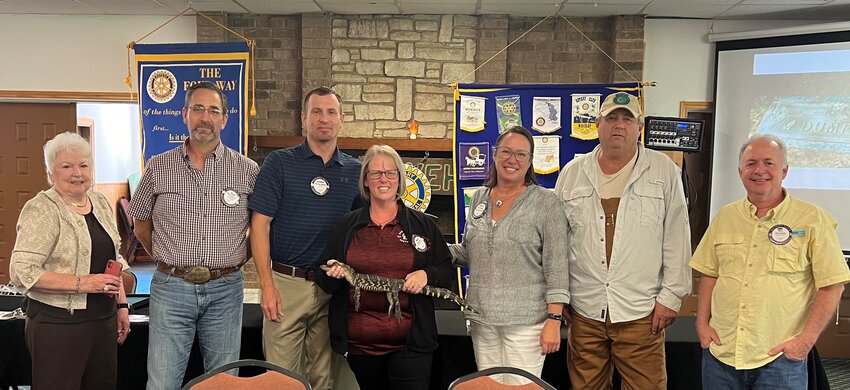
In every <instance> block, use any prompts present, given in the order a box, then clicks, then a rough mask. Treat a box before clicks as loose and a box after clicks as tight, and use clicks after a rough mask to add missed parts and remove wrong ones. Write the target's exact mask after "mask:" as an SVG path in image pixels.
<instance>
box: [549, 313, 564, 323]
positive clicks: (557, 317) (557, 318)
mask: <svg viewBox="0 0 850 390" xmlns="http://www.w3.org/2000/svg"><path fill="white" fill-rule="evenodd" d="M546 318H547V319H550V320H555V321H563V320H564V316H562V315H560V314H557V313H546Z"/></svg>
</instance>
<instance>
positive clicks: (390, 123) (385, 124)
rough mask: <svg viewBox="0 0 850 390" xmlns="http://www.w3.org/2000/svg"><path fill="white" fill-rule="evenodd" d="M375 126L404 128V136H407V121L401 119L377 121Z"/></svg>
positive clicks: (380, 128) (385, 128)
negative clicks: (400, 120)
mask: <svg viewBox="0 0 850 390" xmlns="http://www.w3.org/2000/svg"><path fill="white" fill-rule="evenodd" d="M375 128H376V129H378V130H387V129H404V134H403V136H407V123H404V122H399V121H376V122H375Z"/></svg>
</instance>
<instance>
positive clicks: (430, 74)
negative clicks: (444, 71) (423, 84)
mask: <svg viewBox="0 0 850 390" xmlns="http://www.w3.org/2000/svg"><path fill="white" fill-rule="evenodd" d="M425 77H428V78H434V79H436V78H439V77H440V71H439V70H437V69H432V70H426V71H425Z"/></svg>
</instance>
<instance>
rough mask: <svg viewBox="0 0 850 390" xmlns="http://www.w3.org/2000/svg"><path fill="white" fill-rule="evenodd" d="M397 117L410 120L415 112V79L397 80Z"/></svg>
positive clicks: (401, 119)
mask: <svg viewBox="0 0 850 390" xmlns="http://www.w3.org/2000/svg"><path fill="white" fill-rule="evenodd" d="M395 112H396V119H398V120H400V121H409V120H410V118H411V115H412V113H413V80H410V79H398V80H396V93H395Z"/></svg>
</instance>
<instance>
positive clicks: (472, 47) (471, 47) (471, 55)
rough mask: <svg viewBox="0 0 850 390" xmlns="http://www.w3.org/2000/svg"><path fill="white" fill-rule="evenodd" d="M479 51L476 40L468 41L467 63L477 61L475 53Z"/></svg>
mask: <svg viewBox="0 0 850 390" xmlns="http://www.w3.org/2000/svg"><path fill="white" fill-rule="evenodd" d="M476 49H477V45H476V43H475V40H474V39H467V40H466V58H465V59H466V61H467V62H473V61H475V51H476Z"/></svg>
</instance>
